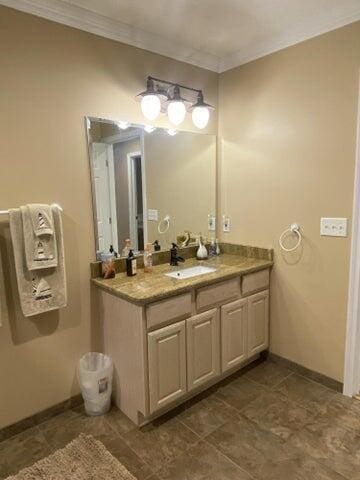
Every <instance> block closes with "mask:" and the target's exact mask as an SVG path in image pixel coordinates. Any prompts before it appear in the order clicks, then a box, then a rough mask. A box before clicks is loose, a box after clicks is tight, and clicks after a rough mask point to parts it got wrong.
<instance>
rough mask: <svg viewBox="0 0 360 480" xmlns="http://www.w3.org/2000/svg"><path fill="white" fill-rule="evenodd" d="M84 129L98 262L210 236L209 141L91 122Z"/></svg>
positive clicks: (212, 184)
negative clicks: (106, 255)
mask: <svg viewBox="0 0 360 480" xmlns="http://www.w3.org/2000/svg"><path fill="white" fill-rule="evenodd" d="M86 129H87V138H88V145H89V161H90V171H91V182H92V195H93V211H94V225H95V240H96V251H97V253H98V254H100V252H107V251H109V248H110V245H112V247H113V249H114V250H115V251H116V252H118V253H119V254H120V255H121V252H122V250H123V248H124V245H125V241H126V240H127V239H129V240H130V243H131V248H133V249H134V251H136V252H142V251H143V250H144V248H145V245H146V244H147V243H154V242H155V241H157V242H158V244H159V245H160V247H161V249H162V250H164V249H168V248H169V247H170V245H171V243H172V242H176V243H178V244H193V243H194V242H195V240H196V238H197V237H198V235H199V234H201V235H202V236H204V237H206V238H211V237H214V236H215V212H216V136H215V135H207V134H203V133H193V132H185V131H175V130H167V129H161V128H156V129H155V128H153V127H149V126H145V125H137V124H130V123H127V122H114V121H111V120H105V119H99V118H92V117H88V118H86ZM184 242H185V243H184Z"/></svg>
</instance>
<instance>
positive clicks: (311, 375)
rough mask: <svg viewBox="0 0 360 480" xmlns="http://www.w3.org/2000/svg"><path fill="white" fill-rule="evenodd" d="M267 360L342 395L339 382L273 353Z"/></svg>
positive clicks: (341, 386) (341, 385)
mask: <svg viewBox="0 0 360 480" xmlns="http://www.w3.org/2000/svg"><path fill="white" fill-rule="evenodd" d="M267 358H268V359H269V360H272V361H273V362H275V363H278V364H279V365H282V366H283V367H285V368H287V369H289V370H291V371H293V372H295V373H298V374H299V375H302V376H303V377H306V378H308V379H309V380H313V381H314V382H317V383H320V384H321V385H324V386H325V387H327V388H330V389H331V390H335V391H336V392H340V393H342V391H343V384H342V383H341V382H338V381H337V380H334V379H333V378H330V377H327V376H326V375H323V374H322V373H318V372H315V371H314V370H310V369H309V368H306V367H303V366H302V365H299V364H298V363H295V362H293V361H291V360H288V359H287V358H284V357H280V355H276V354H275V353H271V352H269V353H268V356H267Z"/></svg>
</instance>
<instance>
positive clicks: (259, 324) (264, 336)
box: [248, 290, 269, 356]
mask: <svg viewBox="0 0 360 480" xmlns="http://www.w3.org/2000/svg"><path fill="white" fill-rule="evenodd" d="M248 302H249V307H248V308H249V312H248V316H249V320H248V341H249V345H248V351H249V356H251V355H255V354H256V353H259V352H261V351H262V350H265V349H266V348H268V346H269V291H268V290H266V291H265V292H260V293H256V294H255V295H252V296H251V297H249V299H248Z"/></svg>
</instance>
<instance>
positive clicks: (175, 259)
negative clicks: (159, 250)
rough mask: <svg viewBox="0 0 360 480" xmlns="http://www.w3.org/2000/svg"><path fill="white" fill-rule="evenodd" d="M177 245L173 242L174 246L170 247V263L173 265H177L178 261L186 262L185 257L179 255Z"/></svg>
mask: <svg viewBox="0 0 360 480" xmlns="http://www.w3.org/2000/svg"><path fill="white" fill-rule="evenodd" d="M177 249H178V247H177V245H176V243H172V247H171V249H170V265H172V266H173V267H176V266H177V265H178V262H185V259H184V258H183V257H179V256H178V254H177Z"/></svg>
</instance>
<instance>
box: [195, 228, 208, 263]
mask: <svg viewBox="0 0 360 480" xmlns="http://www.w3.org/2000/svg"><path fill="white" fill-rule="evenodd" d="M196 256H197V258H198V260H205V259H206V258H207V257H208V252H207V250H206V247H205V245H204V244H203V241H202V238H201V234H200V235H199V248H198V249H197V252H196Z"/></svg>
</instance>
